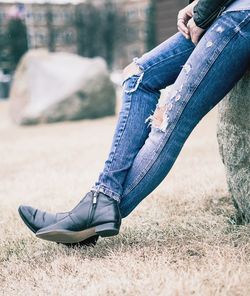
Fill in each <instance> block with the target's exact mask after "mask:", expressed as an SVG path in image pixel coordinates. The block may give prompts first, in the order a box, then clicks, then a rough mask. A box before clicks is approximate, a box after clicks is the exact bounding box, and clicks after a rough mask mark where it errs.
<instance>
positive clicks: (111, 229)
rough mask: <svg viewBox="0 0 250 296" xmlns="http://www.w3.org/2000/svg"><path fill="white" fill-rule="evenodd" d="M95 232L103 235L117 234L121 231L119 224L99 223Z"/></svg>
mask: <svg viewBox="0 0 250 296" xmlns="http://www.w3.org/2000/svg"><path fill="white" fill-rule="evenodd" d="M95 233H96V234H98V235H100V236H102V237H106V236H113V235H117V234H118V233H119V226H117V225H116V224H115V223H106V224H102V225H98V226H96V228H95Z"/></svg>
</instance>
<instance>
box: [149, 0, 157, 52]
mask: <svg viewBox="0 0 250 296" xmlns="http://www.w3.org/2000/svg"><path fill="white" fill-rule="evenodd" d="M156 45H157V38H156V0H151V1H150V5H149V9H148V16H147V38H146V47H147V50H151V49H152V48H154V47H155V46H156Z"/></svg>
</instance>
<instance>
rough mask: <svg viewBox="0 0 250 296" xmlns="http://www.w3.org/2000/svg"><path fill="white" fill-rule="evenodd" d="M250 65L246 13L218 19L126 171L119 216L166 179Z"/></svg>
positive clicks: (249, 24)
mask: <svg viewBox="0 0 250 296" xmlns="http://www.w3.org/2000/svg"><path fill="white" fill-rule="evenodd" d="M249 66H250V11H240V12H227V13H224V14H222V15H221V16H220V17H219V18H218V19H217V20H216V21H215V22H214V23H213V24H212V26H211V27H210V28H209V29H208V31H207V32H206V33H205V34H204V35H203V37H202V38H201V40H200V41H199V43H198V45H197V46H196V48H195V49H194V51H193V52H192V54H191V56H190V57H189V59H188V60H187V62H186V64H185V66H184V67H183V69H182V71H181V72H180V74H179V76H178V78H177V79H176V81H175V83H174V85H173V89H172V93H171V95H170V96H169V97H168V98H166V103H165V105H164V106H162V107H159V106H158V108H157V109H156V111H155V117H157V116H158V118H159V117H160V120H154V119H153V121H152V129H151V132H150V133H149V136H148V138H147V140H146V142H145V144H144V145H143V147H142V148H141V149H140V151H139V152H138V154H137V155H136V158H135V160H134V162H133V165H132V167H131V168H130V170H129V172H128V174H127V177H126V180H125V183H124V191H123V194H122V199H121V203H120V211H121V215H122V217H125V216H127V215H128V214H129V213H130V212H131V211H132V210H133V209H134V208H135V207H136V206H137V205H138V204H139V203H140V202H141V201H142V200H143V199H144V198H145V197H146V196H147V195H148V194H149V193H150V192H152V191H153V190H154V189H155V188H156V187H157V186H158V185H159V184H160V183H161V181H162V180H163V179H164V178H165V176H166V175H167V174H168V172H169V170H170V169H171V167H172V165H173V164H174V162H175V160H176V158H177V156H178V154H179V152H180V150H181V148H182V146H183V144H184V142H185V141H186V139H187V138H188V136H189V134H190V133H191V131H192V130H193V129H194V127H195V126H196V125H197V123H198V122H199V121H200V120H201V119H202V117H203V116H204V115H206V114H207V113H208V112H209V110H211V109H212V108H213V107H214V106H215V105H216V104H217V103H218V102H219V101H220V100H221V99H222V98H223V97H224V96H225V95H226V94H227V93H228V92H229V91H230V90H231V89H232V87H233V86H234V85H235V83H236V82H237V81H238V80H239V79H240V78H241V77H242V76H243V74H244V73H245V71H246V70H247V68H248V67H249Z"/></svg>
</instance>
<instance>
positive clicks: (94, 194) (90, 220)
mask: <svg viewBox="0 0 250 296" xmlns="http://www.w3.org/2000/svg"><path fill="white" fill-rule="evenodd" d="M98 194H99V192H98V191H94V193H93V200H92V209H91V213H90V215H89V225H90V224H91V223H92V220H93V217H94V214H95V209H96V205H97V197H98Z"/></svg>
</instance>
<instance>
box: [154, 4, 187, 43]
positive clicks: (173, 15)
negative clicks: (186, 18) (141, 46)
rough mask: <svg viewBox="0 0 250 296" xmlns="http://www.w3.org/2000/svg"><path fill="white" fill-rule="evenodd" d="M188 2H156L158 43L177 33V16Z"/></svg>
mask: <svg viewBox="0 0 250 296" xmlns="http://www.w3.org/2000/svg"><path fill="white" fill-rule="evenodd" d="M187 4H188V0H156V27H157V30H156V32H157V43H161V42H162V41H164V40H166V39H167V38H168V37H170V36H171V35H173V34H174V33H176V32H177V26H176V23H177V14H178V11H179V10H181V9H182V8H183V7H185V6H186V5H187Z"/></svg>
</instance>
